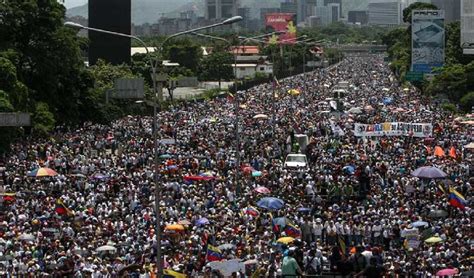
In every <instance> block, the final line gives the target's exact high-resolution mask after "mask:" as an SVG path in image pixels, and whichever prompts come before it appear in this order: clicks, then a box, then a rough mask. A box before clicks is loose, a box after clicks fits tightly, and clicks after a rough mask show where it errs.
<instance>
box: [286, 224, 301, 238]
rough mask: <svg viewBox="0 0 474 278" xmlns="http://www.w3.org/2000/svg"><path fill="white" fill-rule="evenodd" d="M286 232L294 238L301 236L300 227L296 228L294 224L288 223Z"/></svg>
mask: <svg viewBox="0 0 474 278" xmlns="http://www.w3.org/2000/svg"><path fill="white" fill-rule="evenodd" d="M285 234H286V235H287V236H291V237H294V238H297V237H300V236H301V231H300V229H298V228H296V227H295V226H294V225H293V224H291V223H287V224H286V226H285Z"/></svg>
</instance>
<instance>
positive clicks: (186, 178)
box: [184, 176, 214, 181]
mask: <svg viewBox="0 0 474 278" xmlns="http://www.w3.org/2000/svg"><path fill="white" fill-rule="evenodd" d="M184 179H185V180H187V181H208V180H212V179H214V177H206V176H184Z"/></svg>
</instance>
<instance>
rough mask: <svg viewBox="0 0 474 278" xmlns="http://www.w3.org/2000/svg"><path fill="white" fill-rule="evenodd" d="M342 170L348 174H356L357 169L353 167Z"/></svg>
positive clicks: (345, 167)
mask: <svg viewBox="0 0 474 278" xmlns="http://www.w3.org/2000/svg"><path fill="white" fill-rule="evenodd" d="M342 170H343V171H345V172H346V173H348V174H354V172H355V168H354V166H352V165H347V166H344V168H342Z"/></svg>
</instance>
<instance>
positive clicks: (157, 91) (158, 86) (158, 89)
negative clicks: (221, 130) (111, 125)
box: [64, 16, 243, 278]
mask: <svg viewBox="0 0 474 278" xmlns="http://www.w3.org/2000/svg"><path fill="white" fill-rule="evenodd" d="M242 19H243V18H242V17H241V16H234V17H231V18H228V19H226V20H224V21H222V22H219V23H215V24H212V25H208V26H203V27H199V28H195V29H191V30H187V31H183V32H179V33H176V34H173V35H170V36H168V37H167V38H166V39H165V40H164V41H163V43H162V44H161V47H160V50H162V49H163V46H164V44H165V43H166V42H167V41H168V40H170V39H172V38H174V37H177V36H181V35H185V34H188V33H192V32H196V31H200V30H205V29H210V28H213V27H217V26H222V25H228V24H232V23H235V22H239V21H241V20H242ZM64 25H65V26H68V27H72V28H75V29H85V30H88V31H95V32H99V33H105V34H110V35H114V36H120V37H127V38H131V39H134V40H136V41H138V42H139V43H140V44H141V45H142V46H144V47H145V50H146V54H147V56H148V58H149V61H150V67H151V71H152V76H151V79H152V83H153V96H154V101H153V128H152V132H153V141H154V145H153V149H154V175H153V176H154V179H153V181H154V183H155V192H154V193H155V214H156V224H155V225H156V229H155V236H156V268H157V270H156V272H157V275H156V276H157V277H158V278H161V277H162V276H163V266H162V264H161V213H160V201H161V194H160V193H161V192H160V188H159V185H158V167H159V156H158V131H157V130H158V126H157V124H158V115H157V114H158V113H157V112H158V105H157V103H158V101H161V97H162V89H163V82H164V81H165V80H162V78H160V77H159V76H158V75H157V67H158V63H159V61H158V59H155V60H154V59H153V58H152V57H151V55H150V53H149V50H148V47H147V45H146V43H145V42H144V41H143V40H142V39H140V38H139V37H137V36H134V35H129V34H124V33H119V32H113V31H109V30H103V29H98V28H92V27H87V26H83V25H81V24H78V23H74V22H65V23H64ZM157 98H158V101H157Z"/></svg>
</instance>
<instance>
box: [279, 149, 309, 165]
mask: <svg viewBox="0 0 474 278" xmlns="http://www.w3.org/2000/svg"><path fill="white" fill-rule="evenodd" d="M306 166H308V159H307V158H306V155H305V154H301V153H290V154H288V155H287V156H286V159H285V167H287V168H306Z"/></svg>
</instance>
